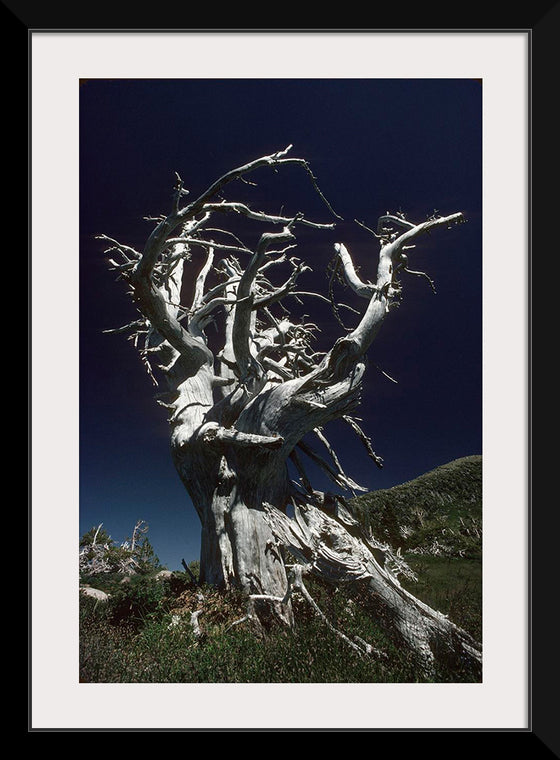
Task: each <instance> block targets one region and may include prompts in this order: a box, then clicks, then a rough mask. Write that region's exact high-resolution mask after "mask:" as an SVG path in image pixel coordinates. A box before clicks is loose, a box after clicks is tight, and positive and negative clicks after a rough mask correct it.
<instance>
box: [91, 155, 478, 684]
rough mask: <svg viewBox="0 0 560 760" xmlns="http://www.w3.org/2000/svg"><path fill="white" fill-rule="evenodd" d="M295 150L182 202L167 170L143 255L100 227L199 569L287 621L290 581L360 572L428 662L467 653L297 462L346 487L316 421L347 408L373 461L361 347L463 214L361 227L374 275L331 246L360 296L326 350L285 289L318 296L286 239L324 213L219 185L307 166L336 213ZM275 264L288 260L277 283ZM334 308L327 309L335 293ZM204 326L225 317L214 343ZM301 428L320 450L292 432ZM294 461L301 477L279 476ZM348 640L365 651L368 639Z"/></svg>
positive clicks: (398, 632)
mask: <svg viewBox="0 0 560 760" xmlns="http://www.w3.org/2000/svg"><path fill="white" fill-rule="evenodd" d="M290 147H291V146H290ZM290 147H289V148H287V149H286V150H283V151H280V152H278V153H273V154H272V155H269V156H264V157H261V158H258V159H256V160H253V161H251V162H249V163H247V164H245V165H243V166H239V167H238V168H236V169H233V170H232V171H229V172H227V173H226V174H224V175H223V176H222V177H220V178H219V179H218V180H216V181H215V182H214V183H213V184H211V185H210V186H209V187H208V188H207V189H206V190H205V191H204V192H202V193H201V194H200V195H198V197H196V199H194V200H191V201H190V202H186V200H185V198H186V195H187V194H188V193H187V191H186V190H185V189H184V187H183V182H182V180H181V179H180V177H179V176H178V175H177V182H176V185H175V187H174V194H173V202H172V208H171V210H170V212H169V214H167V215H165V216H162V217H159V218H158V219H156V222H157V224H156V226H155V229H154V230H153V232H152V233H151V235H150V236H149V237H148V239H147V242H146V243H145V246H144V248H143V250H142V251H141V252H138V251H136V250H135V249H133V248H132V247H130V246H128V245H123V244H121V243H119V242H118V241H116V240H113V239H111V238H108V237H106V236H101V237H102V238H103V239H105V240H106V241H108V242H109V243H110V246H109V248H108V251H109V252H111V253H112V255H114V254H115V253H116V254H117V255H118V257H119V260H115V258H111V259H110V261H111V265H112V266H113V267H114V268H115V269H116V270H117V271H118V272H119V275H120V276H121V277H122V279H123V280H125V281H126V282H127V283H128V285H129V286H130V294H131V296H132V299H133V302H134V304H135V305H136V307H137V309H138V312H139V318H138V319H137V320H135V321H134V322H132V323H131V324H129V325H126V326H125V327H124V328H119V329H118V331H119V332H128V333H129V337H130V339H131V340H133V341H134V344H135V345H136V346H137V347H138V348H139V350H140V354H141V357H142V360H143V362H144V365H145V367H146V369H147V371H148V373H149V374H150V377H151V378H152V381H153V382H154V383H155V384H156V385H158V389H159V391H160V392H159V393H158V395H157V400H158V401H159V403H160V404H161V405H163V406H164V407H165V408H166V409H167V410H168V411H169V425H170V436H171V451H172V456H173V460H174V463H175V466H176V469H177V472H178V474H179V476H180V478H181V480H182V482H183V483H184V485H185V487H186V489H187V491H188V493H189V494H190V497H191V499H192V502H193V504H194V507H195V509H196V511H197V513H198V516H199V518H200V522H201V526H202V531H201V554H200V573H201V577H200V580H201V582H202V583H208V584H212V585H215V586H218V587H221V588H225V589H227V588H231V587H233V586H235V587H238V588H241V589H243V590H244V591H245V592H246V593H247V595H248V598H249V599H250V602H251V605H252V614H253V615H254V616H256V617H257V618H259V619H261V620H265V619H266V618H267V616H271V615H273V616H276V617H278V618H280V619H282V620H283V621H285V622H286V623H288V624H293V611H292V605H291V595H292V593H293V592H294V591H297V592H299V593H301V594H303V595H304V596H305V598H308V599H309V600H310V603H312V602H313V600H312V599H311V597H310V596H309V592H308V590H307V588H306V587H305V585H304V581H303V578H304V576H305V575H306V574H308V573H311V574H315V575H318V576H320V577H321V578H323V579H326V580H328V581H330V582H332V583H336V584H340V583H345V582H351V581H361V582H362V583H366V584H367V585H368V586H369V589H370V591H371V595H372V599H374V600H375V605H376V608H377V609H378V610H379V613H380V620H383V621H385V622H386V624H387V625H388V627H389V630H390V632H392V634H393V635H394V636H396V637H397V638H398V639H399V641H400V642H401V643H404V644H406V645H408V646H409V647H410V648H411V650H412V651H413V652H414V653H415V655H416V656H417V658H418V659H419V661H420V662H421V663H422V665H423V667H424V668H425V669H426V670H427V671H430V669H431V668H432V667H433V665H434V663H435V662H436V660H439V659H441V660H446V659H447V660H455V661H461V662H463V663H465V662H467V663H470V664H471V665H472V664H474V665H475V666H476V665H478V664H480V662H481V653H480V647H479V645H478V644H477V643H476V642H475V641H473V640H472V639H471V637H470V636H469V635H468V634H467V633H466V632H464V631H462V630H461V629H459V628H458V627H457V626H455V625H454V624H453V623H452V622H451V621H450V620H448V619H447V617H446V616H444V615H442V614H440V613H438V612H436V611H434V610H432V609H430V608H429V607H428V606H426V605H425V604H423V603H422V602H420V601H419V600H418V599H416V598H414V597H413V596H412V595H411V594H410V593H408V592H407V591H406V590H405V589H404V588H403V587H402V586H401V584H400V583H399V580H398V575H399V573H400V572H403V571H406V565H405V563H404V562H403V560H402V558H401V557H400V556H398V555H396V554H394V553H393V552H392V550H391V548H390V547H388V546H386V545H384V544H382V543H380V542H378V541H377V540H376V539H375V538H374V537H373V536H371V535H370V534H368V533H367V531H366V530H365V529H364V528H363V526H362V525H360V523H359V522H358V521H357V520H356V519H355V518H354V516H353V515H352V513H351V510H350V509H349V507H348V503H347V502H346V500H345V499H344V498H342V497H341V496H337V495H334V494H330V493H323V492H319V491H317V490H315V489H314V488H313V486H312V485H311V482H310V480H309V478H308V476H307V474H306V470H305V464H304V461H305V457H310V458H311V459H312V461H313V462H314V463H315V464H318V465H319V467H321V468H322V469H323V470H324V471H325V472H326V473H327V475H328V476H329V477H330V478H331V479H332V480H333V481H334V482H335V483H336V484H337V485H338V486H340V487H341V488H343V489H344V488H345V489H351V490H352V489H353V488H355V487H357V486H356V484H355V483H354V482H353V481H352V480H351V478H350V477H348V476H347V475H346V474H345V473H344V471H343V469H342V467H341V464H340V461H339V459H338V457H337V455H336V453H335V450H334V448H333V446H332V445H331V443H330V442H329V440H328V439H327V438H326V436H325V433H324V427H325V426H326V425H327V423H329V422H331V421H332V420H334V419H342V420H344V421H345V422H347V423H348V425H349V426H350V428H351V429H352V430H353V431H354V432H355V433H356V435H357V436H358V438H359V440H360V441H361V442H362V443H363V444H364V446H365V447H366V450H367V452H368V454H369V456H370V457H371V458H372V459H373V460H374V462H375V463H376V465H378V466H380V465H381V460H380V458H379V457H378V456H377V454H376V453H375V451H374V450H373V448H372V445H371V441H370V439H369V438H368V436H367V435H366V433H365V432H364V431H363V430H362V429H361V428H360V426H359V424H358V422H357V421H356V420H355V418H354V417H353V416H352V413H353V412H354V411H355V409H356V407H357V406H358V404H359V401H360V393H361V388H362V378H363V375H364V371H365V368H366V353H367V351H368V349H369V347H370V345H371V343H372V341H373V340H374V338H375V336H376V335H377V333H378V331H379V329H380V327H381V325H382V323H383V321H384V319H385V317H386V315H387V314H388V312H389V310H390V309H391V306H392V305H393V304H394V303H395V301H396V300H398V298H399V296H400V284H399V278H400V277H401V276H402V275H403V274H404V273H412V274H418V275H421V276H423V277H426V275H425V274H424V273H422V272H415V271H414V270H411V269H409V267H408V258H407V257H408V251H409V250H410V249H412V248H414V244H415V242H416V240H417V239H418V238H419V237H420V236H421V235H423V234H424V233H428V232H430V231H432V230H436V229H438V228H444V229H445V228H447V227H449V226H451V225H453V224H456V223H459V222H462V221H463V216H462V214H461V213H454V214H451V215H450V216H439V215H434V216H432V217H430V218H429V219H427V220H426V221H423V222H421V223H418V224H415V223H412V222H410V221H408V220H406V219H405V218H404V216H403V215H402V214H400V213H397V214H386V215H384V216H383V217H381V218H380V220H379V225H378V228H377V229H376V230H375V231H374V230H370V232H371V234H372V236H373V237H374V238H375V240H372V243H374V245H375V248H377V247H379V254H378V260H377V272H376V273H375V272H372V275H373V279H372V281H369V280H366V279H363V278H362V277H360V276H359V274H358V272H357V271H356V268H355V265H354V263H353V259H352V256H351V254H350V252H349V250H348V249H347V247H346V246H345V245H344V244H343V243H337V244H336V245H335V250H334V252H331V254H329V258H330V256H332V254H333V253H334V268H333V274H334V273H335V272H336V273H338V274H339V275H340V274H341V275H343V277H344V280H345V281H346V283H347V285H348V286H349V287H350V289H351V290H352V291H353V292H354V293H355V294H356V296H358V297H359V298H361V299H363V304H364V309H363V310H362V312H363V313H362V314H361V316H359V317H358V318H356V322H357V324H356V326H355V327H354V328H353V329H351V330H350V331H347V334H345V335H343V336H342V337H341V338H339V339H338V340H337V341H336V342H335V343H334V345H333V346H332V347H330V348H329V350H327V351H325V352H323V353H319V352H316V351H314V350H313V345H314V344H313V337H314V333H315V330H316V325H314V324H313V323H311V322H310V321H309V320H307V321H306V320H305V319H303V320H299V321H298V320H294V319H293V318H292V317H291V316H290V313H289V312H288V310H287V308H286V302H287V301H288V299H289V298H300V299H301V298H306V297H308V296H309V297H317V298H322V299H323V300H325V301H328V300H329V299H328V298H327V297H326V296H324V295H321V294H319V293H315V292H311V291H309V290H306V291H305V292H303V291H301V290H299V289H298V279H299V277H300V275H301V274H302V273H303V272H304V271H305V270H306V269H307V268H308V267H307V266H306V265H305V264H304V263H303V262H302V261H301V260H299V259H297V258H295V257H294V256H293V255H292V253H291V251H292V249H293V248H294V247H295V241H296V231H297V230H298V229H300V230H301V229H302V228H311V229H314V230H317V231H321V230H325V229H333V228H334V223H327V224H325V223H319V222H314V221H311V220H310V219H308V218H306V216H305V215H304V214H302V213H297V214H295V215H293V216H285V215H283V214H271V213H268V212H264V211H257V210H254V209H253V208H251V206H250V205H249V204H248V203H245V202H241V201H235V200H227V199H226V198H225V196H224V193H225V192H226V191H227V190H229V189H230V188H231V187H232V185H234V184H235V183H236V181H242V182H244V183H246V182H248V178H249V175H251V177H254V176H255V175H256V174H259V173H263V172H266V171H267V170H268V171H271V170H273V171H274V172H278V171H285V170H286V168H287V167H290V166H292V167H298V168H299V169H300V170H302V171H303V174H304V176H305V175H306V176H307V178H308V179H309V180H310V182H311V185H312V187H313V188H314V189H315V191H316V192H317V193H318V194H319V196H320V197H321V199H322V200H323V201H324V202H325V204H326V206H327V208H328V209H329V212H332V213H333V214H334V212H333V211H332V209H331V207H330V206H329V204H328V202H327V201H326V200H325V198H324V196H323V195H322V193H321V191H320V189H319V187H318V185H317V182H316V179H315V177H314V175H313V173H312V172H311V169H310V166H309V165H308V163H307V161H305V160H303V159H301V158H293V157H290V156H289V155H288V154H289V151H290ZM334 216H336V215H334ZM224 218H227V219H228V220H232V219H233V220H238V219H243V220H244V221H245V222H246V223H247V222H250V223H251V224H254V225H258V226H259V227H260V230H262V232H260V236H259V237H258V238H255V240H254V242H253V243H252V244H246V243H244V242H243V241H242V240H241V238H240V236H239V235H238V234H234V233H233V232H232V231H231V229H230V227H229V226H228V229H226V228H225V227H224V225H223V224H221V223H220V222H216V220H217V219H224ZM259 227H258V228H257V229H259ZM197 248H198V249H202V251H203V252H204V263H203V265H202V266H201V267H200V268H199V270H198V271H197V272H195V273H192V272H191V271H190V270H189V266H188V264H189V262H190V261H192V252H193V251H194V250H195V249H197ZM282 267H287V269H288V272H287V273H286V275H285V276H284V278H283V281H280V283H279V284H273V282H274V280H275V279H277V277H275V276H274V275H275V274H276V273H277V272H279V271H280V270H281V268H282ZM189 284H190V288H189ZM185 293H188V301H185ZM335 307H336V313H337V314H338V313H339V311H340V309H341V308H342V306H341V305H340V304H336V303H335ZM275 310H276V311H275ZM212 325H213V326H214V327H215V326H216V325H218V326H220V327H221V331H220V339H219V342H218V341H217V339H216V337H215V335H214V334H213V333H212V332H211V330H210V327H211V326H212ZM162 385H163V388H162V387H161V386H162ZM312 433H315V434H316V435H317V437H318V439H319V440H320V441H321V443H322V445H323V446H324V447H325V448H326V451H327V456H328V458H327V459H325V458H324V457H321V456H319V455H318V454H317V453H316V452H315V450H314V449H312V448H310V447H309V445H308V443H306V442H305V441H304V440H303V439H304V437H305V436H306V435H308V434H312ZM329 460H330V461H329ZM290 462H291V465H290V467H292V466H293V467H294V468H295V470H296V472H297V473H298V481H295V480H294V479H293V478H292V477H291V476H290V472H289V470H290V468H289V466H288V463H290ZM341 635H343V634H341ZM353 645H354V646H355V647H356V648H358V649H359V650H360V651H364V652H367V651H372V649H371V647H369V646H368V645H367V644H365V642H354V643H353Z"/></svg>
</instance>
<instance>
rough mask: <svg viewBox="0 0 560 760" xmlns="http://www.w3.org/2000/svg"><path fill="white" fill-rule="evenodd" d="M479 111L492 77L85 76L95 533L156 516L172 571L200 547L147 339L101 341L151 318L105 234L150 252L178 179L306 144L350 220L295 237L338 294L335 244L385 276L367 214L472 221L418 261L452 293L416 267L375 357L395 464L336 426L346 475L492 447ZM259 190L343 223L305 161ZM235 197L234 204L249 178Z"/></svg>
mask: <svg viewBox="0 0 560 760" xmlns="http://www.w3.org/2000/svg"><path fill="white" fill-rule="evenodd" d="M481 106H482V85H481V83H480V82H479V81H477V80H471V79H467V80H452V79H445V80H444V79H442V80H439V79H438V80H346V79H335V80H297V79H289V80H268V79H262V80H258V79H251V80H225V79H223V80H85V81H84V82H82V84H81V87H80V108H81V114H80V208H81V218H80V257H81V258H80V263H81V266H80V283H81V292H80V329H81V333H80V334H81V343H80V393H81V404H80V533H83V532H84V531H86V530H88V529H89V528H90V527H92V525H94V524H98V523H100V522H103V523H104V526H105V527H106V529H107V530H108V531H109V533H110V534H111V535H112V536H113V538H114V539H115V540H120V539H123V538H125V537H126V536H127V535H129V534H130V532H131V531H132V528H133V526H134V523H135V521H136V520H137V519H143V520H145V521H146V522H148V524H149V526H150V531H149V537H150V539H151V542H152V544H153V546H154V548H155V550H156V553H157V554H158V556H159V558H160V560H161V561H162V562H163V563H164V564H166V565H167V566H168V567H169V568H170V569H178V568H180V564H181V558H182V557H184V558H185V559H186V560H187V561H190V560H192V559H196V558H197V557H198V550H199V525H198V518H197V517H196V514H195V512H194V509H193V507H192V505H191V503H190V500H189V497H188V495H187V493H186V491H185V490H184V488H183V486H182V484H181V482H180V481H179V478H178V476H177V475H176V473H175V470H174V468H173V465H172V462H171V458H170V454H169V444H168V437H167V423H166V412H165V410H164V409H163V408H162V407H160V406H158V405H157V404H156V403H155V401H154V400H153V394H154V390H155V389H154V387H153V386H152V384H151V381H150V380H149V378H148V376H147V374H146V373H145V371H144V369H143V367H142V364H141V362H140V359H139V358H138V354H137V352H136V351H135V349H134V348H133V347H132V346H131V345H130V343H128V342H127V341H126V339H125V338H124V337H123V336H120V335H107V334H103V330H106V329H110V328H113V327H118V326H120V325H122V324H125V323H126V322H128V321H130V320H131V319H133V318H134V317H135V311H134V309H133V307H132V304H131V302H130V299H129V298H128V296H127V295H126V292H125V286H124V285H123V283H121V282H116V281H115V274H114V272H110V271H109V269H108V267H107V262H106V257H105V256H104V254H103V249H104V245H103V244H102V242H101V241H99V240H96V239H95V236H96V235H99V234H101V233H104V234H106V235H109V236H110V237H114V238H117V239H118V240H120V241H121V242H123V243H127V244H130V245H133V246H135V247H140V248H141V247H142V244H143V242H144V241H145V239H146V237H147V236H148V235H149V233H150V231H151V229H152V225H150V224H149V223H147V222H146V221H143V217H144V216H150V215H151V216H156V215H158V214H160V213H166V212H168V211H169V208H170V197H171V189H172V186H173V183H174V179H175V177H174V172H176V171H177V172H178V173H179V174H180V175H181V177H182V178H183V180H184V182H185V187H186V188H188V189H190V192H191V197H194V196H196V195H197V194H198V193H200V192H201V191H202V190H204V189H205V188H206V187H207V186H208V185H209V184H210V183H211V182H212V181H213V180H214V179H216V178H217V177H218V176H221V175H222V174H223V173H225V172H226V171H227V170H229V169H231V168H234V167H235V166H238V165H240V164H244V163H246V162H247V161H249V160H251V159H253V158H257V157H259V156H261V155H265V154H269V153H272V152H274V151H276V150H281V149H283V148H285V147H286V146H287V145H289V144H292V145H293V148H292V151H291V154H290V155H293V156H298V157H302V158H305V159H307V160H308V161H309V162H310V164H311V167H312V169H313V171H314V173H315V175H316V177H317V179H318V182H319V185H320V187H321V189H322V191H323V193H324V194H325V196H326V197H327V198H328V200H329V201H330V203H331V204H332V206H333V208H334V209H335V210H336V212H337V213H338V214H340V215H341V216H342V217H344V221H342V222H341V221H337V225H336V228H335V230H334V231H333V232H332V233H331V232H327V233H324V235H323V236H322V237H321V240H320V245H318V244H317V238H316V237H315V238H313V239H311V238H310V239H309V247H308V248H307V249H306V247H305V246H306V243H307V242H308V241H307V236H306V235H300V234H299V233H298V240H299V242H300V248H299V249H298V251H297V252H296V253H297V255H298V256H300V257H301V258H304V259H305V260H306V261H307V262H308V263H309V264H310V265H311V266H312V267H313V274H312V275H310V278H311V279H309V280H308V281H307V284H308V285H310V284H311V286H312V287H313V288H314V289H316V290H320V291H321V292H323V293H325V294H326V293H327V287H328V280H327V277H326V275H325V271H326V267H327V265H328V263H329V261H330V259H331V258H332V253H333V243H334V242H336V241H338V240H340V241H342V242H344V243H345V244H346V245H347V247H348V248H349V249H350V251H351V252H352V254H353V255H354V258H355V260H356V261H357V262H358V264H359V265H360V267H361V273H362V274H363V276H364V277H365V278H366V279H367V278H372V277H374V276H375V263H376V257H377V249H376V248H375V244H374V240H373V238H372V237H371V235H370V234H369V233H367V232H365V231H364V230H363V229H361V228H360V227H359V226H358V225H357V224H356V223H355V222H354V220H355V219H358V220H360V221H362V222H364V223H365V224H367V225H368V226H370V227H374V226H375V225H376V222H377V217H378V216H379V215H380V214H383V213H385V212H386V211H388V210H389V211H396V210H398V209H402V211H404V212H405V213H406V215H407V218H409V219H411V220H412V221H422V220H424V219H425V218H426V216H428V215H430V214H432V213H433V212H434V210H438V211H439V212H440V213H442V214H450V213H453V212H456V211H462V212H463V213H464V214H465V216H466V218H467V220H468V223H467V224H464V225H460V226H457V227H453V228H452V229H451V230H449V231H447V230H438V231H436V232H434V233H433V234H432V235H431V236H430V237H425V238H423V239H422V242H421V244H419V245H418V247H417V249H416V251H415V252H414V258H413V259H412V258H411V263H410V266H411V267H412V268H413V269H421V270H424V271H426V272H427V273H428V274H429V275H430V277H431V278H432V279H433V280H434V282H435V286H436V290H437V294H436V295H434V294H433V293H432V291H431V289H430V287H429V285H428V283H427V282H426V281H425V280H424V279H422V278H416V277H408V278H407V279H406V280H403V284H404V300H403V303H402V305H401V306H400V307H399V308H398V309H396V310H395V311H394V312H392V313H391V314H390V315H389V317H388V319H387V320H386V323H385V324H384V326H383V328H382V330H381V332H380V334H379V336H378V338H377V340H376V342H375V343H374V345H373V347H372V350H371V352H370V354H369V356H370V360H371V364H370V367H369V371H368V374H367V376H366V382H365V386H364V394H363V402H362V407H361V409H360V410H359V412H358V415H359V416H360V417H361V418H362V420H363V423H362V424H363V427H364V429H365V430H366V431H367V432H368V434H369V435H370V436H371V438H372V441H373V445H374V448H375V450H376V452H377V453H378V454H379V455H380V456H381V457H382V458H383V459H384V462H385V466H384V468H383V470H378V469H377V468H376V467H375V466H374V465H373V463H372V462H371V460H370V459H368V457H367V456H366V454H365V452H364V450H363V449H362V448H361V445H360V444H357V443H356V441H355V440H353V438H352V436H351V434H349V432H348V431H346V429H345V428H344V426H343V425H339V424H338V423H334V424H333V426H332V429H331V431H330V432H331V440H332V442H333V443H334V444H335V446H338V452H339V455H340V459H341V461H342V463H343V465H344V466H345V469H346V472H347V474H349V475H350V476H351V477H353V478H354V479H355V480H357V481H358V482H360V483H362V484H363V485H364V486H367V487H368V488H369V489H371V490H373V489H379V488H387V487H390V486H392V485H395V484H398V483H401V482H404V481H406V480H410V479H412V478H414V477H416V476H418V475H420V474H422V473H423V472H426V471H427V470H430V469H432V468H434V467H437V466H438V465H440V464H444V463H446V462H448V461H451V460H452V459H455V458H457V457H461V456H466V455H470V454H480V453H482V395H481V394H482V363H481V362H482V282H481V276H482V219H481V210H482V152H481V138H482V132H481V129H482V124H481ZM258 185H259V187H258V188H257V189H256V190H255V191H254V192H255V195H254V198H255V202H254V206H255V208H259V209H262V210H270V211H271V212H274V213H276V212H278V211H279V210H280V207H281V205H282V204H285V211H286V212H289V211H299V210H302V211H305V212H306V214H307V215H308V216H309V217H311V218H313V219H315V220H317V221H323V222H330V221H336V220H333V218H332V217H331V216H330V214H329V212H328V209H327V208H326V207H325V206H324V205H323V204H322V203H321V201H320V199H319V198H318V196H317V195H316V194H315V193H314V190H313V188H312V187H311V185H310V184H309V182H308V180H307V178H306V176H305V174H304V173H303V172H298V171H296V170H294V169H290V170H289V171H288V172H286V173H284V172H282V174H281V175H275V174H270V175H266V174H265V175H260V176H259V178H258ZM227 197H228V199H235V197H236V196H235V190H234V189H233V188H232V190H231V191H228V195H227ZM372 243H373V245H372ZM193 271H195V270H194V269H193ZM302 286H303V280H302ZM337 292H338V293H339V294H340V295H341V296H343V297H344V298H345V299H346V300H348V301H351V299H350V298H349V296H348V294H347V293H344V292H343V291H342V289H339V290H338V291H337ZM352 303H353V305H354V306H356V307H358V308H363V306H364V305H365V302H364V303H361V302H358V303H356V302H355V301H352ZM307 313H309V314H311V315H312V317H313V320H314V321H316V322H317V321H320V322H321V327H322V328H323V333H322V334H321V339H322V340H324V341H330V340H331V339H334V338H335V337H337V336H338V335H340V334H342V332H341V329H340V328H339V327H338V325H337V324H336V322H335V321H334V318H333V316H332V313H331V312H330V311H329V310H328V309H326V310H323V309H318V308H317V306H316V305H315V304H313V303H309V304H308V305H307ZM346 321H347V324H348V326H351V324H352V321H351V319H350V318H349V317H348V318H346ZM374 365H377V366H379V367H381V368H382V369H383V370H385V371H386V372H387V373H389V374H390V375H391V376H392V377H393V378H395V379H396V380H397V381H398V384H394V383H392V382H390V381H388V380H387V379H385V378H384V376H383V375H382V374H380V373H379V372H378V371H377V370H376V369H375V366H374ZM325 432H327V433H329V430H328V429H327V430H326V431H325ZM318 485H319V486H324V485H325V484H324V483H322V482H320V481H319V483H318Z"/></svg>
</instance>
